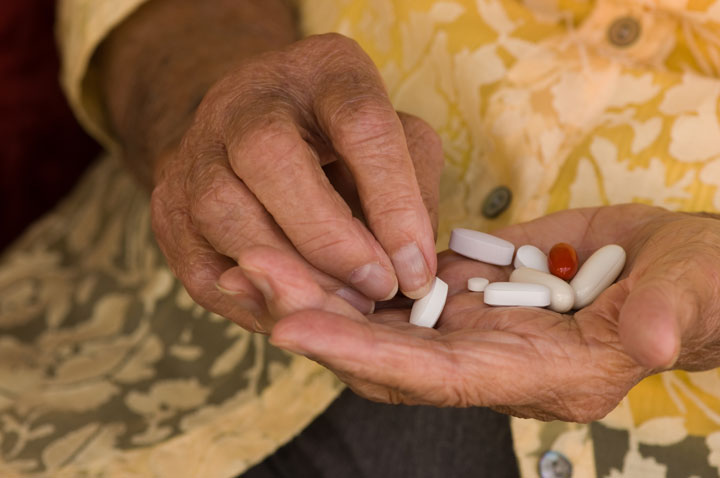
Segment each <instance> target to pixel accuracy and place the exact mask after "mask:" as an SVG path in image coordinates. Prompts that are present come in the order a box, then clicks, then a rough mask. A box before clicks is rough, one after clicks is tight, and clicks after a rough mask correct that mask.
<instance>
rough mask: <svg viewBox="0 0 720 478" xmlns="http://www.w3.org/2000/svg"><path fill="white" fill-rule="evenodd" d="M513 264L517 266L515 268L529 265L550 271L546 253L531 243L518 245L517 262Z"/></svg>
mask: <svg viewBox="0 0 720 478" xmlns="http://www.w3.org/2000/svg"><path fill="white" fill-rule="evenodd" d="M513 265H514V266H515V269H520V268H521V267H529V268H530V269H535V270H537V271H542V272H547V273H549V272H550V270H549V269H548V258H547V256H546V255H545V253H544V252H543V251H541V250H540V249H538V248H537V247H535V246H531V245H529V244H526V245H524V246H520V247H518V250H517V252H516V253H515V262H514V263H513Z"/></svg>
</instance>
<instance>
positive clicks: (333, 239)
mask: <svg viewBox="0 0 720 478" xmlns="http://www.w3.org/2000/svg"><path fill="white" fill-rule="evenodd" d="M230 142H231V145H230V146H229V149H228V151H229V158H230V163H231V165H232V168H233V170H234V172H235V173H236V174H237V175H238V176H239V177H240V178H242V180H243V182H244V183H245V184H246V185H247V187H248V188H249V190H250V191H252V194H253V195H254V196H255V197H256V198H257V199H258V201H259V202H260V203H261V204H262V206H263V207H264V208H265V209H266V210H267V211H268V212H269V213H270V214H271V215H272V218H273V219H274V221H275V222H276V223H277V224H278V225H279V226H280V227H281V228H282V230H283V232H284V233H285V235H286V236H287V237H288V238H289V240H290V241H291V242H292V244H293V246H294V248H295V249H297V251H298V252H299V253H300V254H301V255H302V256H303V257H304V258H305V259H306V260H307V261H308V262H310V263H311V264H312V265H314V266H315V267H317V268H318V269H320V270H322V271H324V272H326V273H328V274H330V275H332V276H333V277H335V278H337V279H339V280H341V281H343V282H346V283H349V284H351V285H352V286H353V287H355V288H356V289H357V290H359V291H360V292H362V293H363V294H365V295H366V296H368V297H369V298H371V299H375V300H382V299H386V298H389V297H392V296H393V295H395V292H396V290H397V279H396V277H395V274H394V272H393V267H392V263H391V262H390V260H389V258H388V257H387V255H386V253H385V252H384V251H383V250H382V248H381V247H380V245H379V244H378V243H377V241H375V238H374V237H373V236H372V234H371V233H370V231H368V230H367V228H366V227H365V226H364V225H363V224H362V223H361V222H360V221H359V220H358V219H356V218H354V217H353V215H352V212H351V210H350V208H349V207H348V206H347V204H345V202H344V201H343V200H342V198H341V197H340V196H339V195H338V193H337V192H336V191H335V189H334V188H333V187H332V185H331V184H330V182H329V181H328V179H327V177H326V176H325V174H324V173H323V170H322V168H321V167H320V164H319V163H318V160H317V157H316V156H315V153H314V151H313V149H312V148H311V147H310V146H309V145H308V144H307V143H306V142H305V140H304V139H303V138H302V136H301V135H300V132H299V131H298V130H297V127H296V125H295V123H294V120H293V119H292V118H290V117H286V116H282V115H279V114H276V115H275V116H274V119H273V120H272V121H271V123H270V124H265V125H254V126H252V127H250V129H248V130H246V131H244V132H243V133H242V134H241V135H240V137H239V138H237V139H233V140H230Z"/></svg>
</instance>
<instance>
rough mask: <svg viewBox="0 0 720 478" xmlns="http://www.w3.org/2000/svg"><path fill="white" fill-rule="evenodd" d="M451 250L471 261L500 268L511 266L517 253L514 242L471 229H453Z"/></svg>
mask: <svg viewBox="0 0 720 478" xmlns="http://www.w3.org/2000/svg"><path fill="white" fill-rule="evenodd" d="M450 249H451V250H453V251H455V252H457V253H458V254H460V255H462V256H465V257H469V258H470V259H475V260H476V261H481V262H487V263H488V264H495V265H498V266H506V265H508V264H511V263H512V259H513V254H514V253H515V246H514V245H513V243H512V242H508V241H506V240H504V239H500V238H499V237H495V236H492V235H490V234H485V233H484V232H480V231H472V230H470V229H453V231H452V233H451V234H450Z"/></svg>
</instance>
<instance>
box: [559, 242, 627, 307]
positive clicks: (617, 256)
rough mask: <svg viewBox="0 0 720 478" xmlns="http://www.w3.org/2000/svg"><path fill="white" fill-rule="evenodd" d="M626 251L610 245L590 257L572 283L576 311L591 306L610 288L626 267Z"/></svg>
mask: <svg viewBox="0 0 720 478" xmlns="http://www.w3.org/2000/svg"><path fill="white" fill-rule="evenodd" d="M625 258H626V254H625V250H624V249H623V248H622V247H620V246H618V245H616V244H610V245H608V246H604V247H601V248H600V249H598V250H597V251H595V253H594V254H593V255H592V256H590V257H588V259H587V260H586V261H585V263H584V264H583V265H582V267H580V270H578V272H577V274H576V275H575V277H574V278H573V280H571V281H570V285H571V286H572V288H573V290H574V291H575V305H574V307H575V308H576V309H581V308H583V307H585V306H587V305H590V304H591V303H592V302H593V301H594V300H595V299H596V298H597V296H599V295H600V294H601V293H602V291H604V290H605V289H607V288H608V287H610V285H611V284H612V283H613V282H615V279H617V277H618V276H619V275H620V273H621V272H622V270H623V267H625Z"/></svg>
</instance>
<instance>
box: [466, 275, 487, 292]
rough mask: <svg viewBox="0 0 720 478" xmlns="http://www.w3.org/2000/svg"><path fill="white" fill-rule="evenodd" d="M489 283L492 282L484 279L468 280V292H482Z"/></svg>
mask: <svg viewBox="0 0 720 478" xmlns="http://www.w3.org/2000/svg"><path fill="white" fill-rule="evenodd" d="M489 283H490V281H489V280H487V279H486V278H484V277H471V278H470V279H468V290H469V291H471V292H482V291H484V290H485V287H487V285H488V284H489Z"/></svg>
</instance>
